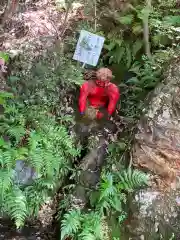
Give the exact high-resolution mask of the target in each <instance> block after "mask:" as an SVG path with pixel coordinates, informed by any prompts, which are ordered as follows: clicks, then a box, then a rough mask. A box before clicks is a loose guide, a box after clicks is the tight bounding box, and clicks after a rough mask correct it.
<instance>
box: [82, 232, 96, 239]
mask: <svg viewBox="0 0 180 240" xmlns="http://www.w3.org/2000/svg"><path fill="white" fill-rule="evenodd" d="M78 239H81V240H96V239H97V238H96V236H95V235H94V234H92V233H90V232H87V233H85V232H82V233H81V234H79V235H78Z"/></svg>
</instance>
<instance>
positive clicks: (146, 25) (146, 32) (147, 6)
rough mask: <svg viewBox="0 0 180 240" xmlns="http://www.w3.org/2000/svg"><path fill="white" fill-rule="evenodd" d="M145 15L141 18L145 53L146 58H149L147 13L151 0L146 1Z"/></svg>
mask: <svg viewBox="0 0 180 240" xmlns="http://www.w3.org/2000/svg"><path fill="white" fill-rule="evenodd" d="M146 9H147V14H146V15H144V17H143V33H144V45H145V53H146V55H147V57H148V58H151V50H150V42H149V12H150V10H151V0H146Z"/></svg>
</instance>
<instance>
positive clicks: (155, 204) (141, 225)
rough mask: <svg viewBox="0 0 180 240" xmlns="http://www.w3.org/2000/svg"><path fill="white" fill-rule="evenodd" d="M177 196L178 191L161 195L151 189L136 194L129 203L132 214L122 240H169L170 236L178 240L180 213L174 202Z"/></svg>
mask: <svg viewBox="0 0 180 240" xmlns="http://www.w3.org/2000/svg"><path fill="white" fill-rule="evenodd" d="M179 194H180V192H179V191H177V192H175V191H172V192H168V193H162V192H159V191H155V190H152V189H148V190H142V191H139V192H137V193H136V195H135V198H134V200H133V201H132V202H131V203H130V211H131V212H133V214H132V215H131V217H130V220H129V222H128V224H127V225H126V226H125V233H124V236H123V239H126V240H130V239H131V240H141V239H145V240H152V239H165V240H170V239H171V237H172V236H174V237H175V238H172V239H180V234H179V233H180V227H179V224H178V221H179V218H180V211H179V206H178V205H177V202H176V198H177V196H179ZM130 201H131V200H130ZM160 237H161V238H160Z"/></svg>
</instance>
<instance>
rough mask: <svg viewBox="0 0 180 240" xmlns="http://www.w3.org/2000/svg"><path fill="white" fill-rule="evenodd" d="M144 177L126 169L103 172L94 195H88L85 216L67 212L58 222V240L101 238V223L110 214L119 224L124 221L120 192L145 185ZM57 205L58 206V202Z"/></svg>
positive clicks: (145, 178)
mask: <svg viewBox="0 0 180 240" xmlns="http://www.w3.org/2000/svg"><path fill="white" fill-rule="evenodd" d="M148 179H149V178H148V176H147V175H146V174H144V173H142V172H140V171H138V170H131V169H128V170H126V171H123V172H120V173H119V172H118V173H109V172H108V173H104V174H103V175H102V179H101V182H100V185H99V188H98V190H97V191H96V192H92V193H91V196H90V203H91V206H92V208H93V209H92V210H91V211H90V212H88V213H83V212H80V210H79V209H74V210H70V211H68V212H67V213H66V214H65V215H64V216H63V218H62V221H61V239H64V238H65V237H73V239H105V238H104V237H105V235H104V234H105V232H104V231H102V224H103V220H104V219H105V218H106V217H107V218H109V217H110V216H111V217H112V215H113V214H115V215H117V219H118V222H119V223H122V222H123V220H124V219H125V218H126V213H125V212H124V211H123V206H122V205H123V203H126V195H125V193H123V192H122V191H124V190H125V191H129V190H134V189H136V188H138V187H141V186H143V185H146V184H147V183H148ZM60 204H61V203H60Z"/></svg>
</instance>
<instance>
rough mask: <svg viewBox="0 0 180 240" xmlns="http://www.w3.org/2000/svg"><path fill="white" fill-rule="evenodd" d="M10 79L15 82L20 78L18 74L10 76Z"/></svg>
mask: <svg viewBox="0 0 180 240" xmlns="http://www.w3.org/2000/svg"><path fill="white" fill-rule="evenodd" d="M8 80H9V81H10V82H12V83H14V82H17V81H19V80H20V78H19V77H17V76H10V77H9V78H8Z"/></svg>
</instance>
